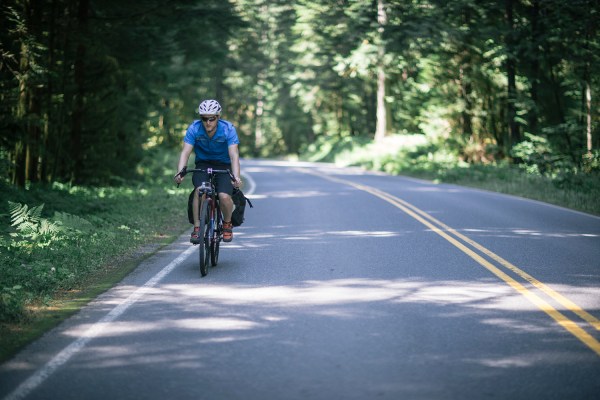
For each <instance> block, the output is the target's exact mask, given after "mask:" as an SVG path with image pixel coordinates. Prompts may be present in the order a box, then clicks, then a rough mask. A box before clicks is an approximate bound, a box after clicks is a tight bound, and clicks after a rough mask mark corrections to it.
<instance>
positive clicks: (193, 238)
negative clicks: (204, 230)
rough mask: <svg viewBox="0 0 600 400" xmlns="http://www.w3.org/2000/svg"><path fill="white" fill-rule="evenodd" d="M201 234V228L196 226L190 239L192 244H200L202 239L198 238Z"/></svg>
mask: <svg viewBox="0 0 600 400" xmlns="http://www.w3.org/2000/svg"><path fill="white" fill-rule="evenodd" d="M199 234H200V227H199V226H195V227H194V230H193V231H192V235H191V237H190V242H191V243H194V244H198V243H200V237H199V236H198V235H199Z"/></svg>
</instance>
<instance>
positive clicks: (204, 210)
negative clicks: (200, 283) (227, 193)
mask: <svg viewBox="0 0 600 400" xmlns="http://www.w3.org/2000/svg"><path fill="white" fill-rule="evenodd" d="M199 215H200V232H198V237H200V238H202V239H201V242H200V275H202V276H206V274H208V259H209V254H210V238H209V237H208V231H209V229H207V228H208V199H207V198H206V195H202V198H201V199H200V214H199Z"/></svg>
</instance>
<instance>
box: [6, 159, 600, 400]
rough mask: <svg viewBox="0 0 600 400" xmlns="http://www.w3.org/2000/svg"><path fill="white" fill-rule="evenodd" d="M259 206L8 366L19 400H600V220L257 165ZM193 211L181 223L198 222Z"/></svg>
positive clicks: (147, 270) (126, 285)
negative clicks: (219, 239) (204, 267)
mask: <svg viewBox="0 0 600 400" xmlns="http://www.w3.org/2000/svg"><path fill="white" fill-rule="evenodd" d="M242 170H243V172H244V173H245V174H247V177H248V179H247V180H249V181H250V182H252V183H253V184H251V188H250V187H249V189H250V190H251V191H252V192H253V194H252V196H251V198H252V201H253V204H254V206H255V208H253V209H248V210H247V214H246V222H245V224H244V225H243V226H242V227H239V228H236V229H235V230H234V235H235V237H234V241H233V242H232V243H230V244H223V245H222V247H221V254H220V260H219V265H218V266H217V267H215V268H211V269H210V271H209V274H208V276H206V277H205V278H201V277H200V272H199V268H198V251H197V247H193V246H191V245H190V244H189V243H188V242H187V240H188V234H187V233H186V234H185V235H183V236H182V237H181V238H180V239H179V240H178V241H177V242H176V243H174V244H173V245H171V246H169V247H168V248H165V249H163V250H161V251H159V252H158V253H157V254H156V255H154V256H153V257H151V258H150V259H148V260H147V261H146V262H144V263H143V264H142V265H140V267H139V268H138V269H136V270H135V272H134V273H132V274H131V275H130V276H128V277H127V278H126V279H125V280H124V281H123V282H122V283H121V284H119V285H118V286H117V287H115V288H114V289H113V290H111V291H109V292H107V293H105V294H104V295H102V296H100V297H99V298H98V299H96V300H95V301H94V302H93V303H91V304H90V305H89V306H88V307H86V308H85V309H83V310H82V311H81V312H80V313H79V314H77V315H75V316H74V317H73V318H71V319H70V320H68V321H66V322H65V323H64V324H62V325H61V326H59V327H58V328H57V329H55V330H53V331H51V332H50V333H48V334H47V335H46V336H44V337H43V338H42V339H40V340H39V341H37V342H35V343H34V344H32V345H31V346H30V347H28V348H27V349H26V350H24V351H23V352H22V353H21V354H19V355H18V356H17V357H15V358H14V359H13V360H11V361H9V362H7V363H5V364H3V365H2V366H1V367H0V398H5V399H20V398H26V399H61V400H66V399H115V400H116V399H245V400H249V399H596V398H599V397H600V342H599V341H600V321H598V318H600V219H599V218H597V217H593V216H590V215H586V214H582V213H578V212H573V211H570V210H566V209H562V208H558V207H553V206H549V205H546V204H543V203H539V202H533V201H529V200H523V199H519V198H515V197H511V196H504V195H499V194H495V193H490V192H485V191H479V190H473V189H466V188H462V187H458V186H452V185H435V184H431V183H428V182H424V181H419V180H414V179H408V178H403V177H392V176H387V175H384V174H374V173H366V172H362V171H360V170H358V169H338V168H334V167H332V166H330V165H316V164H302V163H283V162H267V161H251V160H244V161H243V163H242ZM182 212H185V205H182Z"/></svg>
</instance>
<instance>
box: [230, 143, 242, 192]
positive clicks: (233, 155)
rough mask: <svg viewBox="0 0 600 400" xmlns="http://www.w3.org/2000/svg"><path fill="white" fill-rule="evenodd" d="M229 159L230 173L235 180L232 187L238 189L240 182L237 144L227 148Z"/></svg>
mask: <svg viewBox="0 0 600 400" xmlns="http://www.w3.org/2000/svg"><path fill="white" fill-rule="evenodd" d="M229 158H230V159H231V173H232V174H233V176H234V178H235V181H234V183H233V185H234V186H235V187H237V188H239V187H240V186H241V185H242V180H241V179H240V153H239V150H238V145H237V144H232V145H231V146H229Z"/></svg>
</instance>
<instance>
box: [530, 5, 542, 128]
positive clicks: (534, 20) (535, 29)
mask: <svg viewBox="0 0 600 400" xmlns="http://www.w3.org/2000/svg"><path fill="white" fill-rule="evenodd" d="M539 16H540V1H539V0H533V1H532V7H531V16H530V18H531V40H532V41H533V42H534V43H535V42H536V41H537V40H538V38H539V37H540V29H539ZM538 50H539V49H538V46H535V48H534V50H533V54H532V55H531V89H530V91H529V95H530V96H531V101H532V103H533V106H532V107H531V110H530V111H529V130H530V132H531V133H534V134H535V133H537V129H538V110H537V107H538V92H539V81H540V56H539V54H538Z"/></svg>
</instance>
